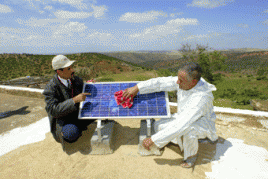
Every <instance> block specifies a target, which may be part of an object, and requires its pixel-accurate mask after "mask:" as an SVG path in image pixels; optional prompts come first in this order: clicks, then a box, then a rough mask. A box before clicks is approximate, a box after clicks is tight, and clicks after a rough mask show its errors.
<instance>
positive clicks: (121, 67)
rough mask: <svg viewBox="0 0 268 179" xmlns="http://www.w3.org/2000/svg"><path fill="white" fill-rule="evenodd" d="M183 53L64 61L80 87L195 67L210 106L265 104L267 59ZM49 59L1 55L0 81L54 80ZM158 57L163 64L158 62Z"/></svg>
mask: <svg viewBox="0 0 268 179" xmlns="http://www.w3.org/2000/svg"><path fill="white" fill-rule="evenodd" d="M188 47H189V46H187V45H185V46H184V49H183V50H182V51H183V57H182V58H177V57H176V56H172V57H169V56H168V55H165V54H160V55H159V54H152V53H151V54H147V56H148V57H149V59H148V61H147V56H146V54H145V53H144V54H145V56H142V54H138V53H137V54H134V55H133V54H131V53H121V54H120V53H118V54H117V55H118V56H120V58H126V57H128V58H130V57H131V58H133V57H135V58H140V61H137V62H135V60H136V59H135V58H133V59H131V60H128V61H127V60H119V59H117V58H114V57H111V56H107V55H104V54H98V53H80V54H70V55H66V56H67V57H68V58H69V59H71V60H76V63H74V69H75V73H76V75H77V76H79V77H81V78H82V79H83V80H84V81H87V80H90V79H92V78H96V79H97V81H100V82H108V81H145V80H148V79H151V78H154V77H164V76H177V71H178V68H179V66H181V64H183V63H185V62H188V61H195V62H198V63H199V64H200V65H201V66H202V68H203V69H204V72H205V73H204V75H203V78H205V79H206V80H207V81H208V82H210V83H212V84H214V85H215V86H216V88H217V91H215V92H213V95H214V97H215V100H214V105H215V106H220V107H231V108H240V109H251V110H252V109H253V108H252V107H251V106H250V102H249V100H250V99H263V100H266V99H268V76H267V75H268V65H267V64H268V59H267V56H268V55H266V56H264V55H263V56H259V59H257V58H256V55H255V56H254V54H253V53H244V54H242V53H235V54H234V55H233V56H232V54H228V55H226V54H225V55H223V54H221V52H218V51H213V52H211V53H204V51H205V49H206V48H207V47H201V46H197V49H196V50H191V49H190V48H188ZM187 48H188V49H187ZM189 49H190V50H189ZM124 54H125V55H126V56H124ZM252 54H253V55H252ZM53 57H54V55H31V54H0V65H1V69H2V70H1V72H2V73H1V74H0V81H6V80H10V79H14V78H18V77H24V76H46V77H51V76H52V75H54V74H55V72H54V70H53V69H52V66H51V60H52V58H53ZM157 57H159V58H163V59H162V61H159V60H158V59H157ZM234 57H236V58H237V59H234ZM230 59H232V60H230ZM253 62H254V63H255V65H256V66H254V65H253ZM142 64H145V66H144V65H142ZM168 94H169V100H170V101H171V102H176V101H177V96H176V92H168Z"/></svg>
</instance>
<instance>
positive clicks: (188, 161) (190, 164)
mask: <svg viewBox="0 0 268 179" xmlns="http://www.w3.org/2000/svg"><path fill="white" fill-rule="evenodd" d="M197 157H198V154H196V156H195V157H191V158H190V159H189V158H188V159H186V160H184V161H183V163H182V164H181V167H183V168H192V167H193V166H194V164H195V162H196V159H197ZM184 163H186V164H187V166H182V165H183V164H184Z"/></svg>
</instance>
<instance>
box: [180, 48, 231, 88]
mask: <svg viewBox="0 0 268 179" xmlns="http://www.w3.org/2000/svg"><path fill="white" fill-rule="evenodd" d="M207 48H208V45H207V46H202V45H198V44H197V45H196V49H191V45H188V44H186V45H184V44H183V45H182V48H181V49H180V51H181V52H183V58H184V59H185V60H187V61H193V62H197V63H198V64H199V65H200V66H201V68H202V69H203V75H202V77H203V78H205V79H206V80H207V81H208V82H210V83H214V84H215V83H216V81H220V80H221V74H215V75H213V73H212V72H215V71H224V70H226V68H227V66H226V65H225V61H226V57H225V56H223V55H221V53H220V52H217V51H216V50H214V51H213V52H212V53H204V51H205V50H206V49H207ZM210 49H211V48H210Z"/></svg>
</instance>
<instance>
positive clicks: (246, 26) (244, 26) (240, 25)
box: [237, 23, 249, 28]
mask: <svg viewBox="0 0 268 179" xmlns="http://www.w3.org/2000/svg"><path fill="white" fill-rule="evenodd" d="M237 26H238V27H242V28H248V27H249V26H248V24H244V23H242V24H237Z"/></svg>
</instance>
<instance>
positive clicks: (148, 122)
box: [146, 119, 151, 137]
mask: <svg viewBox="0 0 268 179" xmlns="http://www.w3.org/2000/svg"><path fill="white" fill-rule="evenodd" d="M146 123H147V137H151V119H146Z"/></svg>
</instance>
